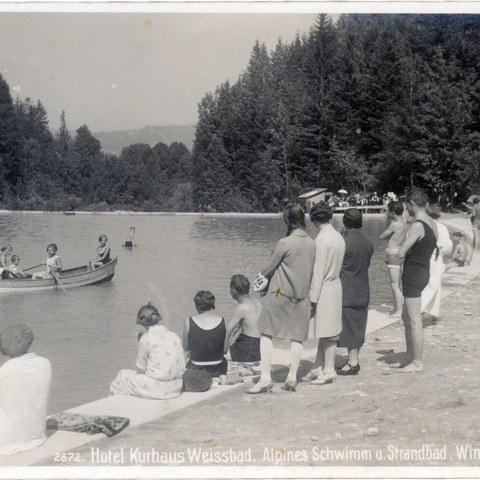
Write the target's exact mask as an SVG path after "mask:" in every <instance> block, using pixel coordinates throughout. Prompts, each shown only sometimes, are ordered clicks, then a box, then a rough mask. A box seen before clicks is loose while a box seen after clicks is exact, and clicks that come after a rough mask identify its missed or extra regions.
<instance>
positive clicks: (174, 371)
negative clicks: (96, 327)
mask: <svg viewBox="0 0 480 480" xmlns="http://www.w3.org/2000/svg"><path fill="white" fill-rule="evenodd" d="M160 322H162V318H161V316H160V313H159V312H158V310H157V308H156V307H155V306H154V305H153V304H152V303H148V304H147V305H144V306H143V307H142V308H140V310H139V311H138V314H137V324H138V325H141V326H142V327H144V328H145V330H146V332H145V333H140V332H139V333H137V340H138V354H137V361H136V367H137V368H136V370H120V372H118V375H117V376H116V378H115V379H114V380H113V382H112V383H111V384H110V395H118V394H123V395H134V396H135V397H142V398H152V399H169V398H174V397H178V396H179V395H180V393H181V391H182V384H183V372H184V371H185V356H184V353H183V349H182V345H181V343H180V339H179V338H178V336H177V335H175V333H173V332H170V331H169V330H167V328H166V327H165V326H164V325H163V324H161V323H160Z"/></svg>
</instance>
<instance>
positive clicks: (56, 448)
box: [0, 218, 480, 466]
mask: <svg viewBox="0 0 480 480" xmlns="http://www.w3.org/2000/svg"><path fill="white" fill-rule="evenodd" d="M466 222H467V221H466V219H460V218H459V219H451V221H450V222H448V224H451V226H453V227H454V228H458V229H461V227H464V228H465V227H467V226H468V223H466ZM479 272H480V257H478V256H475V257H474V261H473V262H472V265H470V266H468V267H463V268H461V269H459V268H458V269H453V270H452V271H450V272H449V273H447V274H445V276H444V279H443V281H442V285H443V291H442V308H443V307H444V304H445V302H446V301H447V302H449V301H452V300H453V298H454V297H452V295H455V296H458V292H459V290H461V289H462V288H464V287H465V286H466V285H469V284H470V283H471V282H474V281H475V279H478V278H479V277H478V274H479ZM458 313H459V314H460V313H461V312H458ZM399 323H401V321H400V320H399V319H398V318H395V319H392V318H388V316H387V315H385V313H384V312H383V313H382V312H380V311H377V310H370V311H369V320H368V327H367V328H368V330H367V335H368V337H367V338H368V341H369V342H370V343H372V342H373V343H374V344H375V342H377V341H378V338H379V337H381V336H382V335H384V334H385V332H386V331H389V330H392V329H395V328H397V329H398V324H399ZM395 325H397V327H395ZM374 332H375V334H374V335H372V333H374ZM309 343H310V344H312V342H310V341H307V342H306V347H305V350H304V356H303V360H302V363H305V362H307V363H308V362H311V361H312V360H313V355H314V353H315V351H314V348H313V349H312V345H309ZM313 347H315V344H314V345H313ZM386 350H388V349H386ZM362 355H363V354H362ZM274 363H275V364H277V365H276V372H280V374H281V372H282V371H283V370H284V368H285V367H284V365H285V364H286V363H288V352H287V351H286V350H284V349H281V348H276V350H275V357H274ZM427 368H428V367H427ZM383 375H386V373H385V372H384V373H383ZM407 377H408V375H407ZM351 378H358V379H361V378H362V375H360V376H359V377H351ZM342 382H343V379H342ZM301 385H305V386H306V387H307V389H308V388H309V387H308V384H301ZM242 388H244V386H243V384H237V385H232V386H221V387H217V388H213V389H211V390H210V391H208V392H204V393H184V394H182V396H180V397H178V398H176V399H174V400H171V401H161V400H160V401H159V400H145V399H139V398H136V397H127V396H114V397H106V398H104V399H101V400H98V401H95V402H90V403H88V404H85V405H80V406H78V407H75V408H73V409H69V410H68V411H71V412H76V413H84V414H91V415H102V414H106V415H119V416H128V417H129V418H130V419H131V426H130V427H129V428H127V429H126V430H125V431H124V432H122V433H121V434H119V435H118V436H116V437H112V438H111V439H106V438H105V437H104V435H102V434H98V435H94V436H88V435H86V434H80V433H73V432H65V431H56V432H49V435H50V436H49V438H48V440H47V442H46V443H45V444H44V445H43V446H41V447H38V448H37V449H34V450H31V451H27V452H23V453H19V454H16V455H13V456H11V457H3V458H2V457H0V465H9V466H15V465H16V466H25V465H34V464H39V463H41V464H42V465H43V464H45V465H62V466H63V465H69V464H70V465H75V463H74V462H72V463H69V462H68V461H66V462H63V461H60V462H59V461H58V460H57V461H55V455H57V454H58V453H59V452H72V451H81V452H83V453H85V452H86V451H87V449H88V448H90V447H89V444H91V443H92V442H95V445H96V446H99V448H101V449H104V450H107V451H109V450H110V449H111V447H110V446H109V445H110V444H111V442H113V445H115V444H117V443H118V442H122V439H123V442H125V441H126V442H127V444H133V445H135V435H136V433H139V432H145V431H146V432H150V433H152V434H154V432H155V429H154V430H153V432H152V427H153V426H154V425H155V424H158V421H159V420H160V421H161V419H162V417H163V416H165V415H169V417H171V418H173V417H172V416H174V417H175V418H177V420H178V417H179V416H181V414H180V413H177V412H178V411H179V410H182V412H183V413H184V414H186V415H191V413H192V411H194V410H195V409H196V408H207V409H208V408H212V405H216V404H222V401H223V403H225V397H231V396H232V395H235V397H234V399H233V400H234V401H236V402H238V401H239V399H238V398H237V397H245V395H243V394H242V393H240V392H239V391H238V390H241V389H242ZM301 388H302V389H303V388H304V387H303V386H302V387H301ZM310 388H311V387H310ZM331 388H335V387H334V386H325V387H324V388H322V387H321V388H320V389H314V390H316V391H317V392H318V394H319V395H320V391H323V392H325V391H327V392H328V391H329V389H330V390H331ZM277 389H278V386H277ZM233 390H236V392H235V394H234V393H230V392H232V391H233ZM299 390H300V388H299ZM275 393H276V392H275ZM279 395H280V394H279ZM284 395H285V394H284ZM297 395H298V394H297ZM214 397H215V401H212V399H213V398H214ZM246 397H247V398H246V400H247V402H250V403H252V402H253V403H255V402H257V401H260V402H264V401H265V400H267V401H268V400H269V398H268V397H271V396H269V395H266V396H261V395H260V396H250V395H247V396H246ZM261 397H262V398H263V400H262V398H261ZM264 397H267V398H266V399H265V398H264ZM287 398H288V397H287ZM293 399H295V397H293ZM227 403H228V401H227ZM194 405H195V406H196V408H192V407H193V406H194ZM222 411H223V410H222ZM223 412H224V411H223ZM205 418H208V417H205ZM238 420H240V423H242V419H241V418H239V419H238ZM238 420H237V421H238ZM164 428H165V427H164V426H163V427H161V428H160V432H159V435H165V430H164ZM132 435H133V437H132ZM285 441H286V440H285ZM97 442H98V443H97ZM187 443H188V442H187ZM207 443H208V442H207ZM78 449H80V450H78ZM60 458H62V457H60ZM65 458H66V459H68V457H65ZM72 458H73V457H72ZM113 464H114V463H113Z"/></svg>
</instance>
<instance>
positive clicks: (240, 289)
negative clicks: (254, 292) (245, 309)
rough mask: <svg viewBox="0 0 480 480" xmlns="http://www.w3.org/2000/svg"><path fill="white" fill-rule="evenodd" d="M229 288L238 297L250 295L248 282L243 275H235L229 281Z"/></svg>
mask: <svg viewBox="0 0 480 480" xmlns="http://www.w3.org/2000/svg"><path fill="white" fill-rule="evenodd" d="M230 288H231V289H232V290H235V292H236V293H238V294H239V295H248V294H249V293H250V282H249V280H248V278H247V277H246V276H245V275H241V274H239V273H237V274H235V275H233V276H232V278H231V279H230Z"/></svg>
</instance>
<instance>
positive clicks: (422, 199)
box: [405, 187, 428, 207]
mask: <svg viewBox="0 0 480 480" xmlns="http://www.w3.org/2000/svg"><path fill="white" fill-rule="evenodd" d="M405 201H406V202H413V203H414V204H415V205H417V207H426V206H427V203H428V195H427V194H426V193H425V191H424V190H422V189H421V188H417V187H415V188H412V189H411V190H410V191H409V192H408V193H407V196H406V198H405Z"/></svg>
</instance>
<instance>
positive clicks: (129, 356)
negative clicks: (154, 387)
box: [0, 213, 391, 413]
mask: <svg viewBox="0 0 480 480" xmlns="http://www.w3.org/2000/svg"><path fill="white" fill-rule="evenodd" d="M364 224H365V225H364V233H365V234H366V235H368V236H369V237H370V238H371V239H372V240H373V242H374V245H375V253H374V257H373V260H372V266H371V268H370V281H371V285H372V301H371V305H372V306H375V305H380V304H382V303H384V302H390V301H391V293H390V288H389V280H388V273H387V271H386V268H385V264H384V242H379V241H378V240H377V239H378V236H379V234H380V233H381V232H382V231H383V229H384V228H385V227H386V219H385V218H384V217H383V216H381V217H379V218H366V219H364ZM131 225H135V227H136V237H135V238H136V243H137V244H138V248H137V249H135V250H133V251H130V250H128V249H125V248H123V247H122V246H121V245H122V243H123V241H124V238H125V235H126V233H127V232H128V229H129V227H130V226H131ZM333 225H334V227H336V228H339V227H340V218H334V220H333ZM307 230H308V232H309V233H310V235H312V236H315V234H316V231H315V229H314V227H313V226H312V225H311V224H310V223H309V224H308V228H307ZM0 232H1V237H0V239H1V240H0V241H1V242H2V243H3V244H11V245H12V246H13V249H14V251H15V252H16V253H18V254H19V255H20V257H21V265H22V266H23V268H27V267H29V266H33V265H36V264H38V263H40V262H42V261H45V258H46V252H45V248H46V246H47V244H49V243H52V242H54V243H57V245H58V248H59V254H60V256H61V257H62V261H63V265H64V267H65V268H68V267H72V266H76V265H79V264H83V263H86V262H87V261H88V259H89V258H92V257H94V255H95V250H96V248H97V246H98V241H97V239H98V236H99V235H100V234H102V233H104V234H106V235H107V236H108V239H109V244H110V247H111V250H112V253H113V255H116V256H118V266H117V269H116V274H115V276H114V278H113V280H112V281H111V282H107V283H105V284H100V285H96V286H87V287H82V288H76V289H69V290H68V296H65V295H64V294H63V293H62V291H60V290H58V291H51V292H48V291H46V292H36V293H28V294H26V293H15V294H13V293H12V294H0V302H1V306H2V313H3V314H2V317H1V319H0V328H2V329H3V328H4V327H5V326H6V325H9V324H16V323H17V324H18V323H26V324H29V325H30V326H31V327H32V329H33V332H34V335H35V341H34V347H33V348H32V350H33V351H35V352H36V353H38V354H39V355H43V356H45V357H47V358H49V359H50V361H51V362H52V367H53V384H52V394H51V401H50V412H51V413H54V412H58V411H60V410H64V409H67V408H71V407H74V406H77V405H80V404H82V403H86V402H89V401H93V400H96V399H98V398H101V397H104V396H107V395H108V386H109V383H110V381H111V380H112V379H113V378H114V377H115V375H116V373H117V371H118V370H119V369H121V368H134V365H135V355H136V343H135V340H134V335H135V332H136V325H135V316H136V313H137V311H138V309H139V308H140V306H142V305H143V304H145V303H146V302H148V301H149V300H152V301H153V302H154V303H155V304H156V305H157V306H158V307H159V309H160V310H161V311H162V313H163V316H164V318H166V319H167V322H168V324H169V328H170V329H171V330H172V331H174V332H175V333H177V334H178V335H179V336H181V333H182V329H183V322H184V319H185V318H187V317H188V316H189V315H191V314H193V313H195V312H194V306H193V300H192V299H193V297H194V296H195V293H196V292H197V291H198V290H211V291H212V292H213V293H214V295H215V296H216V298H217V302H216V312H217V313H218V314H220V315H222V316H225V317H227V318H229V316H230V314H231V311H232V309H233V308H234V305H235V304H234V302H233V300H232V299H231V297H230V294H229V281H230V277H231V275H233V274H234V273H243V274H245V275H246V276H247V277H248V278H250V279H253V277H254V276H255V274H256V273H257V272H258V271H260V270H261V269H262V266H263V264H264V263H265V262H266V260H267V259H268V256H269V254H270V252H271V250H272V249H273V247H274V246H275V243H276V242H277V241H278V239H280V238H281V237H282V236H284V234H285V225H284V224H283V220H282V219H281V217H280V216H278V217H236V216H235V217H224V216H217V217H215V216H194V215H161V216H141V215H126V214H125V215H101V214H97V215H74V216H69V215H58V214H44V213H39V214H35V213H8V214H1V215H0ZM5 360H6V358H5V357H2V356H1V355H0V363H3V362H4V361H5Z"/></svg>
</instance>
